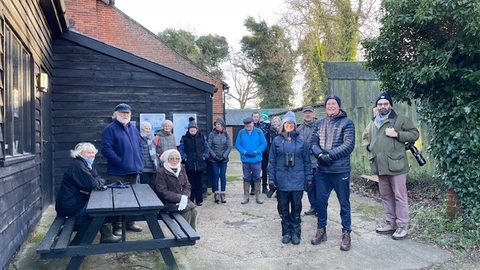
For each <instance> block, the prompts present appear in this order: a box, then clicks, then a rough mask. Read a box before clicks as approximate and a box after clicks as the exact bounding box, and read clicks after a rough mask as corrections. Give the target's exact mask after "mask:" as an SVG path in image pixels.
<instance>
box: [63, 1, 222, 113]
mask: <svg viewBox="0 0 480 270" xmlns="http://www.w3.org/2000/svg"><path fill="white" fill-rule="evenodd" d="M65 6H66V10H67V17H68V18H69V19H70V20H73V23H72V24H71V26H70V28H71V29H74V30H75V31H77V32H79V33H82V34H84V35H87V36H89V37H92V38H95V39H98V40H100V41H102V42H105V43H107V44H109V45H111V46H115V47H117V48H120V49H122V50H125V51H128V52H130V53H132V54H135V55H138V56H140V57H142V58H145V59H148V60H150V61H152V62H155V63H158V64H160V65H163V66H165V67H168V68H171V69H173V70H176V71H179V72H181V73H184V74H186V75H188V76H190V77H193V78H196V79H198V80H201V81H204V82H207V83H209V84H212V85H214V86H215V87H216V88H217V89H218V91H217V92H216V93H215V94H214V96H213V114H214V115H213V119H216V118H218V117H223V114H224V111H223V110H224V100H223V97H224V96H223V85H222V82H221V81H220V80H218V79H216V78H213V77H212V76H211V75H210V74H208V73H207V72H205V71H203V70H201V69H200V68H198V67H196V66H195V65H194V64H193V63H192V62H191V61H190V60H188V59H186V58H184V57H182V56H181V55H180V54H178V53H176V52H175V51H174V50H172V49H171V48H169V47H168V46H166V45H165V44H163V43H162V42H161V41H160V40H159V39H157V37H156V34H154V33H152V32H150V31H149V30H148V29H146V28H145V27H143V26H142V25H140V24H139V23H137V22H136V21H134V20H133V19H131V18H130V17H128V16H127V15H126V14H124V13H123V12H121V11H120V10H119V9H117V8H116V7H114V6H111V5H107V4H105V3H104V2H103V1H97V0H65Z"/></svg>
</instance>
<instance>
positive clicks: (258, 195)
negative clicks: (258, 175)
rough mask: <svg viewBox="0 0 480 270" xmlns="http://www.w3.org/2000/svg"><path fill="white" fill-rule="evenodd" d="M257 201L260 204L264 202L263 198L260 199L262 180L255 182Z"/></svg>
mask: <svg viewBox="0 0 480 270" xmlns="http://www.w3.org/2000/svg"><path fill="white" fill-rule="evenodd" d="M255 201H256V202H257V203H258V204H262V203H263V201H262V199H260V182H255Z"/></svg>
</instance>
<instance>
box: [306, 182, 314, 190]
mask: <svg viewBox="0 0 480 270" xmlns="http://www.w3.org/2000/svg"><path fill="white" fill-rule="evenodd" d="M312 188H313V183H312V181H307V183H305V191H306V192H310V190H312Z"/></svg>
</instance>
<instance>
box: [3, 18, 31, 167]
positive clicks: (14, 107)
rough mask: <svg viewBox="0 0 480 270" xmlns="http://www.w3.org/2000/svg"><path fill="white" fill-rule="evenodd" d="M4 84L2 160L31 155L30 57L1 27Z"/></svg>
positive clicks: (14, 37) (16, 40)
mask: <svg viewBox="0 0 480 270" xmlns="http://www.w3.org/2000/svg"><path fill="white" fill-rule="evenodd" d="M4 29H5V32H4V35H3V39H4V50H3V54H4V61H5V62H4V65H3V72H4V77H3V79H4V84H3V89H2V90H3V91H2V92H3V93H2V97H1V100H0V102H1V103H3V104H1V106H2V107H3V108H2V110H1V113H0V124H1V133H2V135H3V138H1V139H3V140H2V141H3V142H1V143H2V149H1V150H2V153H1V154H0V155H2V156H1V157H0V158H1V159H3V160H6V159H9V158H15V157H19V156H23V155H26V154H32V153H34V143H33V142H34V140H35V133H34V132H33V130H34V128H33V125H34V122H33V119H34V117H33V115H32V112H33V109H32V108H33V104H32V102H33V97H32V96H33V93H32V88H33V87H32V85H33V78H32V70H33V65H32V56H31V54H30V53H29V52H28V51H27V50H26V49H25V47H24V46H23V44H22V42H21V41H20V39H18V37H17V36H16V35H15V34H14V32H13V31H12V30H11V29H10V28H9V27H8V26H6V25H5V28H4Z"/></svg>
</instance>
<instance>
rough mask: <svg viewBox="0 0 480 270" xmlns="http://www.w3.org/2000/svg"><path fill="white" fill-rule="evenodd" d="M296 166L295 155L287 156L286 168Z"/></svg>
mask: <svg viewBox="0 0 480 270" xmlns="http://www.w3.org/2000/svg"><path fill="white" fill-rule="evenodd" d="M293 166H295V156H294V155H293V154H285V167H293Z"/></svg>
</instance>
